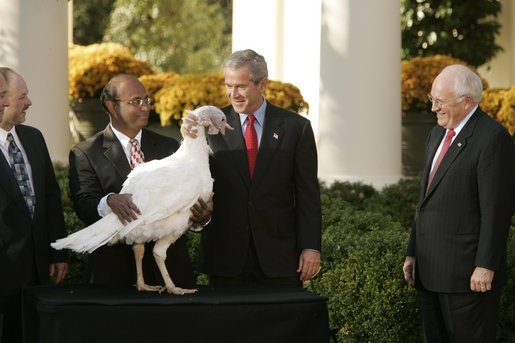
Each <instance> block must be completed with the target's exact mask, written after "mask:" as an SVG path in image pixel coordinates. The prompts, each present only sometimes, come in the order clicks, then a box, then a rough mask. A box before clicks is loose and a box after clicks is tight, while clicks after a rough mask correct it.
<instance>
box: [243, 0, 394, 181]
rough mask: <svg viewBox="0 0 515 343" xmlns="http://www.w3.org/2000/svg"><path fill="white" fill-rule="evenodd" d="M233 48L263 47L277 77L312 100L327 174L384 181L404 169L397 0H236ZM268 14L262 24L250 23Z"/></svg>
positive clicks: (322, 164)
mask: <svg viewBox="0 0 515 343" xmlns="http://www.w3.org/2000/svg"><path fill="white" fill-rule="evenodd" d="M233 6H234V7H233V8H234V12H233V49H234V50H240V49H244V48H252V49H255V50H256V51H258V52H259V53H261V54H263V55H264V56H265V58H266V60H267V62H268V64H269V72H270V78H271V79H277V80H279V81H283V82H291V83H293V84H295V85H296V86H298V87H299V88H300V90H301V91H302V94H303V95H304V97H305V99H306V100H307V101H308V102H309V104H310V111H309V116H308V117H309V118H310V119H311V122H312V124H313V127H314V129H315V135H316V136H317V144H318V151H319V176H320V178H322V179H324V180H328V181H333V180H350V181H363V182H365V183H369V184H373V185H374V186H376V187H378V188H380V187H382V186H384V185H386V184H389V183H394V182H397V181H398V180H399V178H400V177H401V95H400V47H401V38H400V35H401V31H400V8H399V6H400V5H399V2H398V1H397V0H384V1H373V0H361V1H352V0H262V1H247V0H234V3H233ZM250 22H260V23H261V24H260V25H259V29H255V26H253V25H248V23H250Z"/></svg>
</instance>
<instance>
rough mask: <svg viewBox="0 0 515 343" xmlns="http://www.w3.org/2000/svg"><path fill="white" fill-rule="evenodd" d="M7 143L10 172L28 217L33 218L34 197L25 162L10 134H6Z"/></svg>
mask: <svg viewBox="0 0 515 343" xmlns="http://www.w3.org/2000/svg"><path fill="white" fill-rule="evenodd" d="M7 141H8V142H9V147H8V153H9V163H10V165H11V171H12V172H13V175H14V178H15V179H16V181H17V182H18V187H19V188H20V191H21V194H22V195H23V198H24V199H25V202H26V203H27V207H28V208H29V212H30V215H31V216H33V215H34V204H35V202H36V197H35V195H34V191H33V190H32V187H31V185H30V180H29V174H28V172H27V166H26V165H25V161H24V160H23V155H22V153H21V150H20V148H18V146H17V145H16V143H15V142H14V137H13V135H12V134H10V133H9V134H7Z"/></svg>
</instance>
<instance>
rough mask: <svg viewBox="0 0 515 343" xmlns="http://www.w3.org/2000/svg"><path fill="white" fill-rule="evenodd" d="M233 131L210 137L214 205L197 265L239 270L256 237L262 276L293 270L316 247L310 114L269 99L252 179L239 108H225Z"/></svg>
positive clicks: (218, 272) (212, 271)
mask: <svg viewBox="0 0 515 343" xmlns="http://www.w3.org/2000/svg"><path fill="white" fill-rule="evenodd" d="M223 112H224V113H225V114H226V116H227V121H228V123H229V125H231V126H232V127H233V128H234V130H232V131H229V130H226V131H225V136H223V135H221V134H219V135H216V136H209V138H208V139H209V145H210V147H211V149H212V150H213V155H212V157H211V160H210V167H211V173H212V175H213V178H214V180H215V181H214V186H213V189H214V198H213V201H214V209H213V216H212V220H211V222H210V224H209V225H208V227H207V228H206V229H205V230H204V231H203V233H202V238H201V251H200V267H201V271H203V272H205V273H207V274H209V275H214V276H228V277H232V276H237V275H240V274H241V273H242V271H243V268H244V265H245V260H246V257H247V254H248V249H249V247H250V244H249V242H250V241H251V236H252V241H253V243H254V246H255V249H256V253H257V257H258V259H259V263H260V265H261V267H262V269H263V271H264V273H265V275H266V276H267V277H289V276H294V275H296V269H297V268H298V262H299V254H300V251H301V250H302V249H305V248H311V249H316V250H320V245H321V243H320V241H321V206H320V190H319V183H318V179H317V152H316V146H315V140H314V136H313V131H312V129H311V125H310V122H309V120H307V119H305V118H303V117H302V116H300V115H298V114H296V113H292V112H289V111H286V110H283V109H280V108H278V107H275V106H273V105H272V104H270V103H268V104H267V108H266V113H265V124H264V127H263V133H262V136H261V144H260V147H259V151H258V156H257V161H256V167H255V170H254V176H253V178H252V180H251V178H250V176H249V170H248V162H247V153H246V148H245V143H244V138H243V134H242V131H241V124H240V119H239V115H238V113H236V112H235V111H234V109H233V108H232V107H231V106H230V107H227V108H224V109H223Z"/></svg>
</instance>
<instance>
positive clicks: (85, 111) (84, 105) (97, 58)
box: [68, 43, 154, 142]
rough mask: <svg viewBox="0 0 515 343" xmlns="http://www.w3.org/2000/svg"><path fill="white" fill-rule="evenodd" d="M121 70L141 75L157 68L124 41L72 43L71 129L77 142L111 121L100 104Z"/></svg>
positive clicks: (70, 53) (69, 59) (69, 63)
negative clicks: (130, 48)
mask: <svg viewBox="0 0 515 343" xmlns="http://www.w3.org/2000/svg"><path fill="white" fill-rule="evenodd" d="M121 73H124V74H131V75H135V76H138V77H139V76H141V75H147V74H154V71H153V70H152V68H151V67H150V66H149V65H148V64H146V63H145V62H142V61H139V60H137V59H136V58H135V57H134V55H133V54H132V53H131V51H130V50H129V49H128V48H127V47H125V46H123V45H121V44H117V43H100V44H92V45H87V46H81V45H74V44H72V45H70V46H69V48H68V89H69V101H70V108H71V111H70V119H71V124H70V128H71V130H72V135H73V137H74V140H75V141H76V142H77V141H80V140H83V139H85V138H88V137H89V136H91V135H93V134H95V133H97V132H98V131H100V130H101V129H103V128H104V127H105V126H106V125H107V123H108V122H109V118H108V116H107V115H106V114H105V113H104V112H103V110H102V107H101V105H100V99H99V98H100V93H101V92H102V89H103V88H104V86H105V85H106V83H107V82H108V81H109V80H110V79H111V78H112V77H113V76H115V75H117V74H121Z"/></svg>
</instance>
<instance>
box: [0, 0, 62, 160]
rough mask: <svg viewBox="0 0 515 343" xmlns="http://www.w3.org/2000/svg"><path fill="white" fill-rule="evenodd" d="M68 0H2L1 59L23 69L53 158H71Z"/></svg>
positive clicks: (33, 113)
mask: <svg viewBox="0 0 515 343" xmlns="http://www.w3.org/2000/svg"><path fill="white" fill-rule="evenodd" d="M67 13H68V1H67V0H52V1H49V0H43V1H42V0H0V41H1V42H2V44H1V45H0V65H2V66H7V67H10V68H12V69H14V70H15V71H16V72H18V73H19V74H21V75H22V76H23V77H24V78H25V81H26V82H27V86H28V88H29V96H30V98H31V100H32V103H33V105H32V107H31V108H30V109H29V110H28V112H27V121H26V124H27V125H31V126H34V127H37V128H38V129H40V130H41V131H42V132H43V135H44V137H45V140H46V143H47V146H48V149H49V150H50V155H51V157H52V159H53V160H58V161H63V162H65V161H68V152H69V149H70V142H71V138H70V132H69V127H68V43H67V26H68V22H67Z"/></svg>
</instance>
